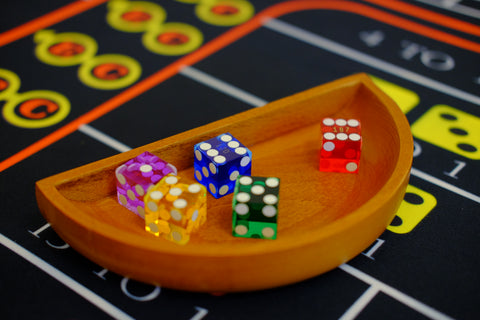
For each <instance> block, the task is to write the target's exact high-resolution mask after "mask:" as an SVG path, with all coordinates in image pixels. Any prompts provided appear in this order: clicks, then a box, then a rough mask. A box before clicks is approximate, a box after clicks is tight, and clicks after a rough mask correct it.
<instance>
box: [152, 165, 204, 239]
mask: <svg viewBox="0 0 480 320" xmlns="http://www.w3.org/2000/svg"><path fill="white" fill-rule="evenodd" d="M180 179H181V178H180V177H176V176H174V175H167V176H165V177H164V178H163V179H162V180H160V182H158V183H157V184H156V185H155V186H154V187H153V188H151V189H150V190H149V192H148V193H147V194H146V195H145V199H144V200H145V230H146V231H148V232H150V233H152V234H154V235H155V236H162V237H163V238H165V239H167V240H169V241H172V242H175V243H177V244H182V245H183V244H186V243H187V242H188V241H189V240H190V234H191V233H192V232H194V231H196V230H197V229H198V228H199V227H200V226H201V225H202V224H203V223H205V221H206V219H207V190H206V189H205V187H204V186H202V185H200V184H198V183H193V184H187V183H182V182H180Z"/></svg>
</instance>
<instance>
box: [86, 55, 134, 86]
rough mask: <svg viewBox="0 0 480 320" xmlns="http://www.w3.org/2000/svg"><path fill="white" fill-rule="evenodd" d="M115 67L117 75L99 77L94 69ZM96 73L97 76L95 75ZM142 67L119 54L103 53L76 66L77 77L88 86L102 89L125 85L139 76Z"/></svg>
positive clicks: (131, 59)
mask: <svg viewBox="0 0 480 320" xmlns="http://www.w3.org/2000/svg"><path fill="white" fill-rule="evenodd" d="M103 67H107V68H112V70H113V71H115V68H117V70H118V72H117V76H111V77H105V78H103V79H102V78H99V77H98V74H97V73H96V70H97V69H99V68H103ZM95 74H97V76H95ZM141 74H142V67H141V66H140V63H138V62H137V60H135V59H133V58H131V57H128V56H124V55H119V54H104V55H101V56H96V57H94V58H92V59H90V60H88V61H86V62H85V63H83V64H82V65H81V66H80V68H78V77H79V78H80V80H81V81H82V82H83V83H84V84H86V85H87V86H89V87H92V88H95V89H102V90H115V89H120V88H124V87H127V86H129V85H131V84H133V83H135V81H137V80H138V78H140V75H141Z"/></svg>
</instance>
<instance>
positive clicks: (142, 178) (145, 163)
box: [115, 151, 177, 218]
mask: <svg viewBox="0 0 480 320" xmlns="http://www.w3.org/2000/svg"><path fill="white" fill-rule="evenodd" d="M176 173H177V169H176V168H175V167H174V166H173V165H171V164H169V163H167V162H166V161H164V160H162V159H160V158H159V157H157V156H156V155H154V154H152V153H150V152H148V151H147V152H144V153H142V154H140V155H138V156H137V157H135V158H133V159H131V160H129V161H127V162H126V163H124V164H122V165H121V166H119V167H118V168H117V169H116V170H115V176H116V184H117V198H118V202H119V203H120V204H121V205H123V206H124V207H126V208H127V209H129V210H130V211H132V212H134V213H135V214H137V215H138V216H140V217H141V218H144V217H145V210H144V202H143V198H144V196H145V194H146V193H147V192H148V190H149V188H151V187H153V185H154V184H155V183H157V182H158V181H160V180H161V179H162V178H163V177H164V176H165V175H167V174H176Z"/></svg>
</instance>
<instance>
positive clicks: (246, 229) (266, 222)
mask: <svg viewBox="0 0 480 320" xmlns="http://www.w3.org/2000/svg"><path fill="white" fill-rule="evenodd" d="M279 190H280V179H278V178H274V177H269V178H263V177H250V176H239V177H238V178H237V181H236V184H235V190H234V195H233V203H232V208H233V215H232V229H233V231H232V233H233V235H234V236H236V237H243V238H262V239H276V238H277V216H278V199H279V198H278V195H279Z"/></svg>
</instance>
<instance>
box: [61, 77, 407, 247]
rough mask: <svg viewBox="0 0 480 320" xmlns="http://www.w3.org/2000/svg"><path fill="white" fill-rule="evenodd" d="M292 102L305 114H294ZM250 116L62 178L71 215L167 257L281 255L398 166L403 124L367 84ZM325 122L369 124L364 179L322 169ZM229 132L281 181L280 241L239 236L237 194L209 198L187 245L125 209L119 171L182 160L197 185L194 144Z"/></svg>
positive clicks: (347, 210)
mask: <svg viewBox="0 0 480 320" xmlns="http://www.w3.org/2000/svg"><path fill="white" fill-rule="evenodd" d="M308 92H310V91H308ZM292 103H295V104H297V105H298V108H295V109H292V108H288V106H289V105H291V104H292ZM250 112H254V113H255V117H253V119H255V121H252V120H251V117H249V118H246V119H245V120H241V121H236V122H235V123H229V122H228V118H227V119H226V121H224V122H222V123H223V125H221V126H220V127H213V128H210V127H209V128H207V129H208V130H207V131H205V130H198V134H195V135H192V134H191V133H190V134H187V135H182V134H180V135H177V136H174V137H172V138H171V139H167V140H166V142H165V143H164V144H162V145H158V144H151V145H147V146H145V147H143V148H141V150H139V149H137V150H135V151H130V152H126V153H125V154H124V155H122V156H121V157H118V156H116V158H115V159H118V160H117V161H116V162H114V163H112V162H111V161H110V160H109V159H105V161H104V162H103V163H105V166H103V167H102V165H101V164H99V168H98V170H94V171H91V172H90V173H88V174H86V175H83V176H81V177H75V178H72V179H67V180H65V181H61V182H59V183H58V184H57V185H56V188H57V190H58V191H59V192H60V194H61V195H62V196H63V197H65V198H66V199H68V200H69V202H70V203H71V204H72V205H73V206H74V208H75V210H73V212H72V215H73V216H72V217H71V218H72V219H74V220H76V221H77V222H79V223H80V224H84V225H85V226H87V225H88V226H89V228H90V229H91V230H93V231H94V232H101V233H104V234H105V235H106V236H107V237H111V238H112V239H116V240H118V241H122V242H124V243H136V244H138V245H140V246H143V247H145V248H154V250H158V251H162V250H165V251H168V252H177V253H178V254H190V255H205V254H209V255H215V254H226V253H225V252H227V251H228V252H235V250H238V251H248V250H259V251H263V250H269V249H273V250H274V249H275V248H277V247H282V246H288V245H289V243H291V239H292V238H295V239H300V241H299V242H301V241H302V239H304V240H305V241H308V237H309V234H312V233H317V232H318V231H319V230H322V229H323V228H326V227H328V225H330V224H331V223H332V222H334V221H337V220H339V219H342V217H344V216H346V215H349V214H355V213H356V211H357V210H358V209H359V208H361V206H362V205H363V204H365V203H366V202H367V201H368V200H370V199H371V198H372V197H374V196H375V195H376V194H377V193H378V192H379V190H380V189H381V188H382V186H384V185H385V183H386V182H387V180H388V179H389V177H390V176H391V174H392V172H393V170H394V169H395V166H396V164H397V162H398V161H399V149H400V148H399V144H400V138H399V135H398V132H397V127H396V124H395V121H394V120H393V119H392V116H391V114H390V112H389V110H387V109H386V108H385V106H384V103H383V102H382V101H380V100H379V98H378V97H377V96H376V95H375V94H374V93H372V91H371V90H370V88H369V87H367V86H365V85H364V84H363V83H361V82H358V81H357V82H355V81H352V82H351V83H349V84H347V85H344V86H343V87H342V88H335V87H332V88H331V90H329V91H328V92H326V93H325V94H323V95H321V96H320V97H319V96H316V95H315V94H314V92H313V91H311V92H310V94H309V93H303V94H302V96H301V97H299V96H292V97H288V98H285V99H282V100H279V101H276V102H273V103H271V107H270V108H268V110H262V108H258V109H256V110H251V111H250ZM324 117H334V118H337V117H342V118H356V119H359V120H360V121H361V123H362V138H363V149H362V157H361V164H360V170H359V173H358V174H343V173H329V172H320V171H319V170H318V149H319V147H320V139H321V136H320V122H321V120H322V119H323V118H324ZM194 131H195V129H194ZM223 132H230V133H231V134H233V135H234V136H235V137H237V138H238V139H239V140H240V141H241V142H242V143H243V144H245V145H246V146H247V147H249V148H250V149H251V150H252V152H253V161H252V175H254V176H275V177H279V178H280V179H281V193H280V204H279V218H278V238H277V240H274V241H265V240H258V239H244V238H237V237H233V236H232V235H231V228H232V226H231V215H232V213H231V202H232V194H230V195H228V196H225V197H223V198H221V199H214V198H213V197H212V196H210V195H208V200H207V201H208V216H207V223H206V224H205V225H204V226H203V227H202V229H201V230H200V231H199V232H198V233H195V234H193V235H192V237H191V240H190V242H189V243H188V245H186V246H178V245H176V244H173V243H170V242H168V241H165V240H163V239H161V238H156V237H154V236H151V235H149V234H147V233H146V232H145V231H144V228H143V220H142V219H140V218H138V217H137V216H136V215H134V214H133V213H131V212H130V211H128V210H127V209H125V208H124V207H122V206H121V205H119V204H118V202H117V199H116V187H115V174H114V170H115V168H116V167H118V166H119V165H121V164H122V163H123V162H125V161H127V160H128V159H130V158H133V157H135V156H136V155H137V154H138V153H140V152H143V151H144V150H148V151H150V152H153V153H155V154H157V155H158V156H159V157H161V158H162V159H164V160H166V161H168V162H170V163H172V164H174V165H175V166H176V167H177V168H178V169H179V173H178V174H179V176H181V177H182V179H184V180H187V181H194V180H193V145H194V144H196V143H198V142H200V141H204V140H206V139H208V138H211V137H213V136H215V135H218V134H221V133H223ZM149 148H151V149H149ZM60 233H61V232H60ZM286 235H288V236H286ZM206 243H207V244H208V246H207V248H206V246H205V244H206ZM245 243H255V246H245Z"/></svg>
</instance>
